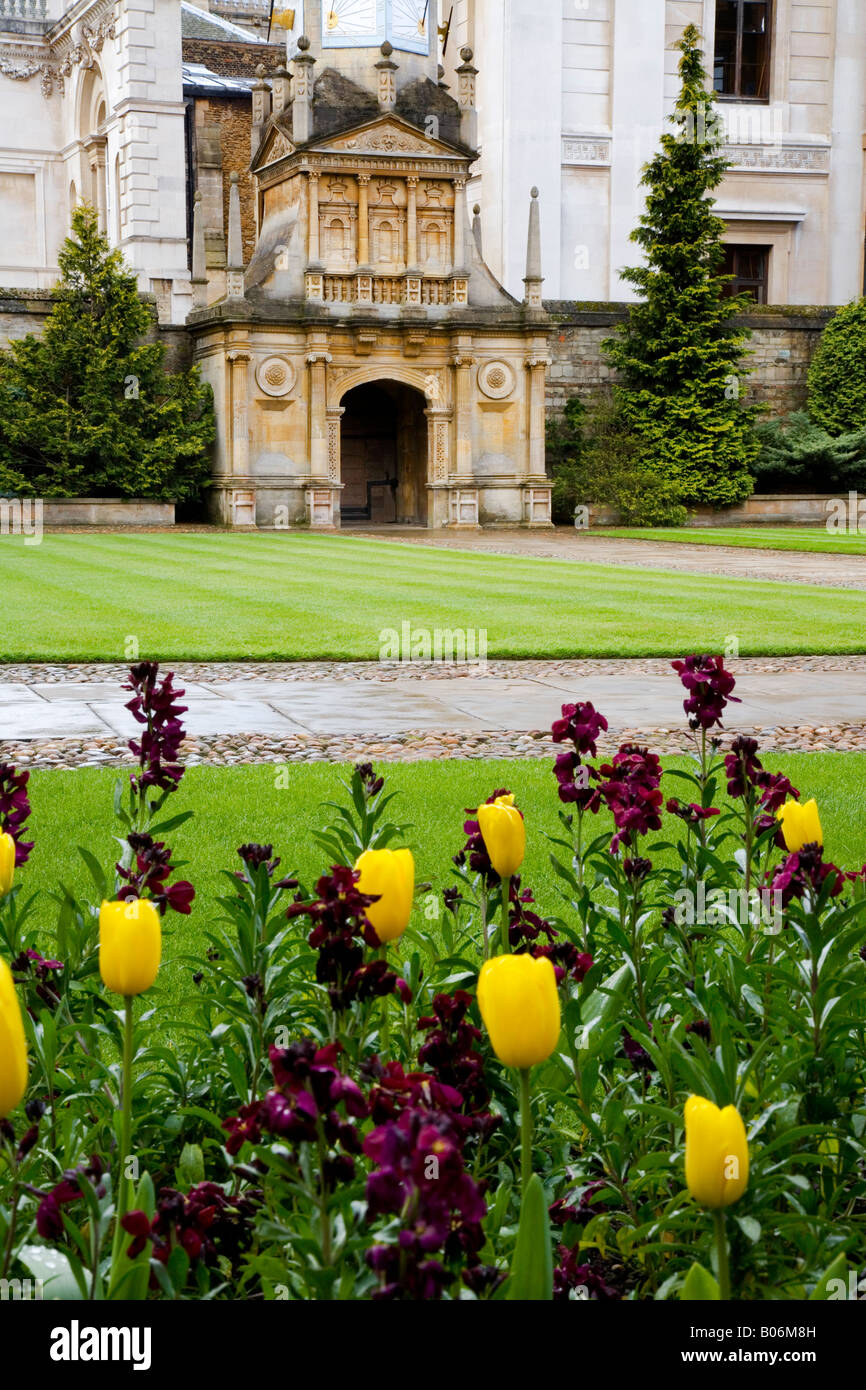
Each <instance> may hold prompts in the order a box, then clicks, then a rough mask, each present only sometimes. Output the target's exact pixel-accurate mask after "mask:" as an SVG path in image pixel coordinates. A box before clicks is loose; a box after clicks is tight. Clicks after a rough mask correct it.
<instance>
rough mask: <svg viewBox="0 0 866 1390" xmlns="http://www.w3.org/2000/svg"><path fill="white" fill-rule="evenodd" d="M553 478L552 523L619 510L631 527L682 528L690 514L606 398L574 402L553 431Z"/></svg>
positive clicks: (550, 440) (550, 454) (552, 425)
mask: <svg viewBox="0 0 866 1390" xmlns="http://www.w3.org/2000/svg"><path fill="white" fill-rule="evenodd" d="M548 459H549V461H550V468H551V474H552V477H553V519H554V521H555V522H557V523H559V524H561V525H566V526H567V525H571V524H572V523H573V522H574V518H575V510H576V508H578V507H582V506H591V505H592V504H601V505H604V506H610V507H614V508H616V510H617V512H618V513H619V517H620V519H621V521H622V522H623V524H624V525H626V526H682V525H683V523H684V522H685V520H686V515H687V513H686V509H685V507H684V506H683V505H682V503H681V502H680V500H679V497H678V496H677V493H676V490H675V488H674V486H673V485H672V484H671V483H670V482H669V481H668V480H666V479H664V478H660V477H659V475H658V473H657V472H656V471H655V470H654V469H653V468H652V467H651V466H650V465H649V464H647V463H646V462H645V461H644V460H643V458H642V456H641V446H640V442H639V440H638V438H637V437H636V435H635V434H634V432H633V431H632V430H631V429H630V428H629V425H628V423H627V422H626V420H625V418H624V416H623V414H622V412H620V411H619V410H618V409H617V407H616V405H615V404H614V402H613V401H611V400H610V398H609V397H607V396H599V397H597V398H596V399H595V400H594V401H593V402H592V403H591V404H590V406H589V408H588V409H587V407H586V406H585V405H584V404H583V402H582V401H580V400H579V399H578V398H577V397H573V398H572V399H571V400H569V401H568V402H567V404H566V407H565V414H564V416H563V417H562V419H556V418H554V419H553V420H551V422H550V424H549V426H548Z"/></svg>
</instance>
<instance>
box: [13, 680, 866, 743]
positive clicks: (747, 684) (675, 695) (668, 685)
mask: <svg viewBox="0 0 866 1390" xmlns="http://www.w3.org/2000/svg"><path fill="white" fill-rule="evenodd" d="M728 664H729V666H730V668H731V669H732V670H733V671H734V673H735V675H736V676H737V677H738V681H739V682H740V687H739V688H740V691H741V692H742V693H743V695H744V696H748V697H749V698H747V699H746V703H745V704H744V705H743V707H742V711H743V712H742V715H741V717H740V718H738V707H737V706H735V705H732V706H730V708H729V711H728V714H729V718H728V721H727V727H728V729H729V731H730V733H731V734H733V732H735V731H736V732H742V733H749V734H752V735H754V736H755V737H757V738H758V739H759V741H760V743H761V746H762V747H763V748H764V749H777V750H780V751H794V750H804V751H823V750H829V749H835V750H838V751H849V750H859V751H866V717H862V711H859V710H858V712H857V715H856V717H855V716H854V714H853V710H852V711H849V710H848V707H847V705H848V696H846V694H845V691H859V690H861V689H862V690H863V692H864V694H866V655H864V656H840V657H834V656H821V657H750V658H743V659H739V660H734V659H732V660H730V661H729V663H728ZM174 669H175V670H176V672H177V675H178V677H179V678H180V681H181V682H184V681H187V682H190V683H192V682H196V683H197V685H199V686H204V687H207V688H208V690H209V693H208V695H207V699H205V700H203V701H202V702H201V704H207V705H208V707H209V708H210V709H211V710H212V709H213V708H214V706H216V707H217V708H225V709H226V710H228V709H229V706H237V705H238V703H239V702H242V701H243V696H244V688H245V683H247V682H250V683H254V682H257V681H258V682H262V681H267V682H270V683H273V682H281V683H283V684H284V685H285V687H286V688H287V691H288V692H289V695H291V690H292V687H293V685H297V686H298V687H299V696H300V695H301V694H303V692H302V691H301V689H300V687H301V685H303V686H304V687H306V692H307V698H308V699H309V692H310V688H311V687H312V688H313V689H315V686H316V684H317V683H320V682H325V683H327V686H329V687H330V689H328V688H326V687H325V686H324V685H323V688H322V703H323V704H324V706H325V708H326V717H329V718H335V717H341V716H339V709H340V705H341V701H342V699H343V697H342V695H340V696H339V697H338V696H337V695H336V693H335V691H334V688H333V687H334V686H335V685H336V686H341V687H343V688H345V689H346V700H347V702H348V703H347V705H346V708H347V709H348V711H349V712H348V714H347V715H346V716H345V723H346V726H347V727H345V728H341V729H336V730H333V731H324V730H318V731H314V732H308V731H305V730H304V729H302V728H295V729H292V730H291V731H289V732H283V731H272V732H246V731H243V730H241V731H238V730H235V731H233V732H220V731H219V730H216V731H214V730H212V729H208V730H207V731H206V732H197V733H196V732H193V733H192V734H191V735H190V736H189V737H188V738H187V740H186V743H185V745H184V748H183V752H182V756H183V759H184V761H186V762H187V763H189V764H190V765H195V764H198V763H208V764H211V765H215V766H228V765H234V764H242V763H288V762H292V763H299V762H300V763H304V762H323V761H325V762H347V763H350V762H354V761H358V760H367V759H371V760H374V761H382V762H395V761H396V762H415V761H419V760H422V759H440V758H461V759H481V758H529V757H531V758H548V759H549V758H552V757H553V756H555V754H556V752H557V751H559V750H558V749H557V748H556V747H555V746H554V744H553V743H552V742H551V740H550V736H549V721H551V720H552V719H553V718H555V717H556V715H557V714H558V711H559V706H560V705H561V704H562V703H563V701H564V700H567V699H569V698H593V693H594V686H598V687H599V688H604V689H605V690H606V691H609V692H610V693H611V701H612V703H611V704H610V705H608V706H607V708H608V710H609V712H610V714H611V715H612V716H613V712H614V709H615V708H616V703H615V701H614V699H613V696H614V695H615V694H616V692H617V691H619V692H621V698H622V704H623V707H624V708H625V709H627V710H628V711H629V715H628V717H627V718H622V717H620V718H616V717H611V729H610V730H609V732H608V735H607V737H606V738H605V739H604V740H603V742H602V743H601V744H600V752H601V753H603V754H608V753H610V752H612V751H614V750H615V748H616V747H617V746H618V744H619V743H620V742H623V741H627V740H628V741H632V740H634V741H640V742H641V743H645V744H648V745H649V746H650V747H651V748H652V749H654V750H655V751H657V752H660V753H670V752H685V751H689V750H690V749H691V747H692V745H691V742H690V737H689V734H688V731H687V730H686V729H685V728H684V726H683V723H681V722H680V719H679V709H680V705H679V701H680V699H681V694H682V692H681V691H680V690H679V686H678V682H677V680H676V676H675V675H674V673H673V672H672V671H671V668H670V662H669V661H668V660H661V659H647V660H619V661H602V660H579V661H495V662H491V663H489V665H488V666H487V667H486V668H484V670H483V671H482V672H479V670H478V668H470V667H465V666H444V665H442V664H437V663H429V664H427V665H423V664H415V663H412V664H410V665H400V664H399V663H389V664H387V665H380V664H379V663H376V662H366V663H363V662H351V663H336V662H315V663H304V662H292V663H266V662H249V663H205V662H179V663H177V664H176V665H175V666H174ZM126 675H127V668H126V667H124V666H120V665H100V664H97V663H86V664H84V663H82V664H76V665H72V666H61V665H57V664H52V665H38V664H32V665H17V666H6V667H3V668H0V731H2V727H3V715H4V701H5V702H6V710H7V719H8V715H9V712H10V711H11V709H12V708H13V706H12V705H11V703H10V701H11V700H14V699H17V698H18V697H17V696H16V694H15V692H14V690H13V689H11V688H10V687H12V686H16V687H18V688H19V689H20V688H21V687H26V690H25V692H24V693H25V694H26V695H28V697H29V698H30V699H32V700H33V702H34V707H38V708H39V709H40V710H42V709H44V708H48V707H50V706H51V705H52V704H53V703H54V701H55V699H56V700H57V701H58V702H59V704H60V705H63V706H65V704H66V700H65V697H66V691H65V690H64V688H63V687H64V686H67V687H72V686H77V687H79V690H78V694H79V696H83V697H87V687H88V686H90V685H93V686H94V687H95V686H97V685H99V686H102V687H103V690H104V689H105V687H106V686H119V685H120V684H121V682H122V681H123V680H124V679H125V678H126ZM834 676H835V677H836V679H835V680H834ZM861 677H862V680H861V679H860V678H861ZM397 681H400V682H402V683H403V687H402V688H401V689H400V690H395V691H394V698H395V700H397V701H398V713H399V701H400V700H401V699H402V698H404V690H405V685H406V683H407V682H411V683H412V684H413V685H414V684H415V683H416V682H420V683H421V684H422V686H423V683H424V682H427V681H437V682H440V683H446V682H454V683H455V685H456V689H457V692H458V694H457V695H456V696H454V695H453V694H452V696H451V698H452V700H453V701H455V702H456V703H455V704H454V707H455V708H460V707H461V705H460V703H459V702H460V701H461V696H460V694H459V692H460V691H465V701H463V703H464V704H466V707H467V708H470V709H471V708H472V706H471V704H470V703H469V702H471V701H472V700H475V701H476V702H477V701H481V704H477V703H476V705H475V710H476V714H475V716H474V724H475V726H474V727H466V725H465V723H464V724H463V726H462V727H459V728H448V727H430V725H429V723H428V725H427V727H420V728H413V727H409V728H404V727H400V728H398V729H393V730H389V731H383V728H382V726H383V725H384V724H385V723H386V719H385V718H384V709H385V707H387V704H388V701H389V699H390V696H389V695H388V694H387V690H388V688H389V686H393V682H397ZM369 682H376V687H377V688H375V689H374V688H371V687H370V686H369ZM353 686H354V687H355V694H356V696H357V694H358V693H360V692H363V691H364V690H365V689H369V690H370V696H371V699H372V700H374V701H375V702H377V703H376V706H375V710H376V712H375V714H374V716H373V718H372V720H371V717H370V716H369V714H367V715H365V712H364V702H363V700H362V701H361V704H360V705H359V704H357V703H355V704H354V705H353V704H352V699H351V697H352V693H353V692H352V689H351V688H352V687H353ZM40 688H41V697H40V699H39V700H38V701H37V700H36V696H37V692H38V691H39V689H40ZM454 688H455V687H454V686H452V691H453V689H454ZM572 688H574V689H575V693H574V694H572V693H570V692H571V689H572ZM252 689H253V687H252V686H251V691H252ZM658 689H661V690H662V691H663V692H664V693H665V696H666V698H667V699H668V704H667V706H666V708H669V709H670V711H671V715H672V716H673V717H671V718H668V719H667V722H666V723H664V724H662V723H661V722H660V721H659V720H658V718H657V717H655V718H654V717H653V712H654V709H655V710H657V708H658V701H657V698H655V697H652V698H651V692H652V691H653V690H658ZM527 690H529V692H530V693H529V698H528V700H527V696H526V691H527ZM53 691H56V697H55V696H54V694H53V693H52V692H53ZM750 691H751V692H753V693H752V694H751V695H750ZM840 691H841V692H842V693H841V695H840ZM810 692H811V693H810ZM112 694H113V695H114V698H115V703H116V709H117V714H118V716H119V721H118V723H117V728H116V729H115V730H114V731H113V732H112V731H110V730H105V731H104V732H102V733H98V734H94V733H92V732H86V733H81V734H70V735H69V736H64V734H63V732H62V730H58V731H57V732H55V733H52V734H51V736H50V737H36V738H32V737H30V738H28V737H26V733H25V734H22V735H21V736H18V737H7V738H6V739H0V761H5V762H13V763H16V764H17V765H19V766H21V767H30V768H73V767H123V766H131V765H132V763H133V758H132V755H131V754H130V753H129V751H128V749H127V746H126V741H127V737H128V736H131V734H132V732H133V729H132V725H131V721H129V719H128V716H126V714H125V712H123V709H122V699H125V698H127V697H126V696H122V697H121V698H120V699H119V698H118V692H116V691H113V692H112ZM759 696H762V698H763V699H764V701H765V707H766V702H767V699H768V698H769V701H770V704H771V707H772V706H773V702H774V701H775V700H778V717H777V722H775V723H770V722H766V721H762V722H755V721H754V716H752V722H749V717H748V714H747V711H748V710H749V708H750V704H749V701H750V700H751V702H752V705H753V706H754V704H755V700H756V699H757V698H758V697H759ZM87 698H92V699H93V700H94V702H97V701H98V700H104V699H105V696H104V695H103V694H101V693H100V694H99V695H97V694H96V693H94V695H93V696H92V697H87ZM250 698H252V695H251V696H250ZM188 700H189V701H192V705H191V714H192V713H195V712H196V700H195V696H194V694H193V693H191V694H190V696H189V697H188ZM798 700H799V702H800V704H801V707H809V708H815V707H816V700H817V704H818V705H821V704H822V702H823V701H826V706H827V709H833V708H835V711H836V712H835V716H834V717H832V718H831V717H824V718H820V719H816V718H815V717H814V716H813V717H811V718H809V719H808V721H807V720H804V719H802V718H799V719H796V718H792V717H791V714H790V710H791V707H792V706H794V707H796V704H797V702H798ZM46 701H47V704H46V703H45V702H46ZM485 701H490V702H491V703H490V704H488V705H485ZM804 701H805V702H806V704H805V705H804V704H803V702H804ZM810 701H811V704H809V702H810ZM85 702H86V700H85ZM596 702H597V703H598V704H599V707H600V708H601V709H602V710H604V708H605V703H604V700H603V699H598V698H597V701H596ZM201 704H199V706H198V707H199V709H200V708H201ZM315 704H316V702H315V700H314V701H313V705H312V707H313V708H315ZM98 707H99V708H105V706H104V705H98ZM485 707H487V708H494V707H495V709H496V710H497V711H498V712H499V713H500V714H501V712H502V710H503V709H505V710H506V711H507V710H511V709H513V710H514V712H515V714H516V713H517V712H518V709H519V710H520V711H521V712H525V713H526V716H527V717H525V718H524V724H525V725H528V724H530V723H531V722H532V720H531V718H530V717H529V715H530V714H534V716H535V721H536V722H537V721H538V718H539V716H543V717H544V719H545V720H546V721H547V725H548V726H547V727H523V728H506V727H502V722H507V721H502V720H501V719H500V721H499V723H500V726H499V727H495V728H487V727H484V725H483V718H484V714H483V710H484V708H485ZM19 708H20V707H19ZM644 708H645V709H646V715H645V717H643V718H641V717H640V716H641V712H642V710H643V709H644ZM379 709H382V710H383V717H382V719H381V720H380V719H379V718H378V710H379ZM332 710H337V711H338V713H337V715H333V714H331V713H328V712H329V711H332ZM849 712H850V713H851V714H852V717H851V718H847V717H844V715H845V714H847V713H849ZM775 713H776V710H775V707H773V715H775ZM110 717H112V718H113V717H114V715H111V714H110ZM298 717H299V718H303V717H305V716H304V715H303V714H302V715H299V716H298ZM411 717H412V716H411V712H407V714H406V715H405V716H404V718H405V720H406V721H411ZM353 720H354V721H355V724H354V727H353ZM211 722H213V717H211ZM514 722H515V723H516V722H517V720H516V719H515V720H514ZM8 727H9V725H8V723H7V728H8ZM127 728H128V729H129V734H127V733H126V730H127Z"/></svg>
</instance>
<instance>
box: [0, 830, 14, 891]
mask: <svg viewBox="0 0 866 1390" xmlns="http://www.w3.org/2000/svg"><path fill="white" fill-rule="evenodd" d="M14 877H15V841H14V840H13V839H12V836H11V835H7V833H6V831H5V830H4V831H2V832H0V898H5V897H6V894H7V893H8V892H9V890H10V889H11V887H12V880H13V879H14Z"/></svg>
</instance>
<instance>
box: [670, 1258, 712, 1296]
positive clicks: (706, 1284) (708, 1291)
mask: <svg viewBox="0 0 866 1390" xmlns="http://www.w3.org/2000/svg"><path fill="white" fill-rule="evenodd" d="M721 1296H722V1295H721V1290H720V1289H719V1285H718V1282H717V1281H716V1280H715V1279H714V1278H713V1276H712V1274H710V1272H709V1270H708V1269H704V1267H703V1265H699V1264H698V1263H697V1261H695V1263H694V1264H693V1265H692V1267H691V1269H690V1270H689V1272H688V1274H687V1275H686V1277H685V1282H684V1284H683V1286H682V1288H681V1289H680V1298H681V1299H682V1300H683V1301H684V1302H687V1303H711V1302H714V1301H716V1300H718V1299H720V1298H721Z"/></svg>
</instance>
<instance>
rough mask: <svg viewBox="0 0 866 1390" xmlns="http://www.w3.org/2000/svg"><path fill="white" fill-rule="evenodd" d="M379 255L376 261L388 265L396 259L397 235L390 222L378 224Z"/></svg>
mask: <svg viewBox="0 0 866 1390" xmlns="http://www.w3.org/2000/svg"><path fill="white" fill-rule="evenodd" d="M378 240H379V254H378V256H377V257H376V259H377V260H378V261H382V262H387V263H388V264H390V263H391V262H392V261H395V260H396V259H397V233H396V229H395V228H394V227H393V226H392V224H391V223H390V222H380V223H379V238H378Z"/></svg>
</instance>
